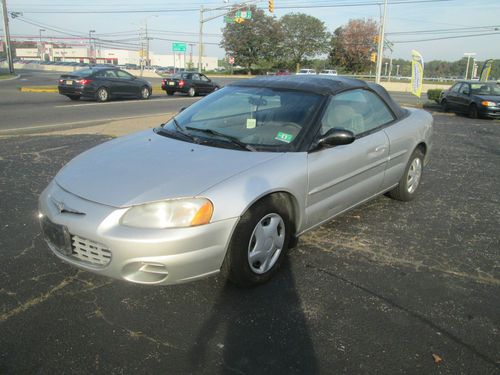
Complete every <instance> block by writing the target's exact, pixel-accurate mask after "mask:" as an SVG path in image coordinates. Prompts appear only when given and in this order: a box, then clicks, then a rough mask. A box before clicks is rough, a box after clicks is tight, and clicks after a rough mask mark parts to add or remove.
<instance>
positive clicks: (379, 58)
mask: <svg viewBox="0 0 500 375" xmlns="http://www.w3.org/2000/svg"><path fill="white" fill-rule="evenodd" d="M386 16H387V0H384V17H383V18H382V24H381V25H380V34H379V38H378V51H377V71H376V76H375V83H380V75H381V73H382V60H383V58H384V56H383V54H384V38H385V19H386Z"/></svg>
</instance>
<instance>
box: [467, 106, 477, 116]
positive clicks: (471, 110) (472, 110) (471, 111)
mask: <svg viewBox="0 0 500 375" xmlns="http://www.w3.org/2000/svg"><path fill="white" fill-rule="evenodd" d="M468 115H469V117H470V118H479V113H478V111H477V106H476V105H475V104H471V105H470V106H469V112H468Z"/></svg>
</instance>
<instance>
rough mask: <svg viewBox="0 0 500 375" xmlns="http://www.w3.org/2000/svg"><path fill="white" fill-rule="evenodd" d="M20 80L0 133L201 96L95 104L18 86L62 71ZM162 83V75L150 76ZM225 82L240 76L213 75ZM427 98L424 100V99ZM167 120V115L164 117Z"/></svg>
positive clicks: (0, 99) (159, 95)
mask: <svg viewBox="0 0 500 375" xmlns="http://www.w3.org/2000/svg"><path fill="white" fill-rule="evenodd" d="M18 73H20V74H21V77H20V79H18V80H12V81H6V82H0V113H1V114H2V115H1V116H0V134H5V133H13V132H16V131H18V130H21V129H24V130H25V131H26V130H27V131H32V130H43V129H45V130H53V129H54V128H62V127H75V126H88V125H92V124H96V123H100V122H107V121H110V120H112V119H123V118H133V117H138V118H139V117H143V116H149V115H161V114H163V113H165V114H168V113H175V112H177V111H178V110H179V109H180V108H182V107H186V106H188V105H190V104H192V103H193V102H195V101H197V100H199V99H200V97H197V98H189V97H187V96H184V95H175V96H174V97H167V96H166V95H165V93H164V92H153V95H152V97H151V99H149V100H120V101H111V102H108V103H96V102H94V101H90V100H81V101H79V102H74V101H71V100H69V99H68V98H66V97H64V96H62V95H59V94H57V93H30V92H20V91H19V88H20V87H21V86H24V87H36V86H47V85H55V84H56V83H57V79H58V78H59V75H60V73H54V72H42V71H33V70H31V71H30V70H19V71H18ZM149 80H150V81H151V82H152V83H153V85H154V86H159V85H160V82H161V78H151V79H149ZM214 80H215V81H216V82H218V83H220V84H221V85H226V84H228V83H230V82H233V81H235V80H237V78H214ZM392 95H393V97H394V99H395V100H396V101H398V102H399V103H403V104H411V105H414V104H416V103H417V102H418V100H417V99H416V98H415V97H412V96H411V95H409V94H407V93H392ZM422 101H424V100H422ZM165 120H167V117H166V118H165Z"/></svg>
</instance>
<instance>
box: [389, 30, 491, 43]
mask: <svg viewBox="0 0 500 375" xmlns="http://www.w3.org/2000/svg"><path fill="white" fill-rule="evenodd" d="M483 35H500V32H494V33H484V34H468V35H455V36H445V37H440V38H429V39H413V40H397V41H396V40H394V41H392V43H394V44H401V43H413V42H429V41H432V40H445V39H459V38H472V37H476V36H483Z"/></svg>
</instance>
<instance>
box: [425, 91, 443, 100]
mask: <svg viewBox="0 0 500 375" xmlns="http://www.w3.org/2000/svg"><path fill="white" fill-rule="evenodd" d="M442 92H443V89H430V90H427V98H428V99H429V100H434V101H435V102H436V103H439V98H440V97H441V93H442Z"/></svg>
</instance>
